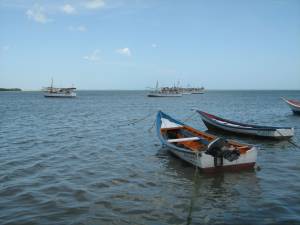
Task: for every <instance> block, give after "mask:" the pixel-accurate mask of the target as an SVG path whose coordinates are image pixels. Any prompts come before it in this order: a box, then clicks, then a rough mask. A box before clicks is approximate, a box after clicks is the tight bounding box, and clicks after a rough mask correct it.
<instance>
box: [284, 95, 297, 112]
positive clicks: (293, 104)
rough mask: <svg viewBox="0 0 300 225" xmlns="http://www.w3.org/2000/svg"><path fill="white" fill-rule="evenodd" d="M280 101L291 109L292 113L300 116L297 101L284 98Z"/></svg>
mask: <svg viewBox="0 0 300 225" xmlns="http://www.w3.org/2000/svg"><path fill="white" fill-rule="evenodd" d="M282 99H283V100H284V101H285V102H286V103H287V104H288V106H289V107H290V108H291V110H292V111H293V113H295V114H300V102H299V101H296V100H291V99H285V98H282Z"/></svg>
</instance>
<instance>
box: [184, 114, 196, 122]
mask: <svg viewBox="0 0 300 225" xmlns="http://www.w3.org/2000/svg"><path fill="white" fill-rule="evenodd" d="M196 114H197V112H196V111H194V112H193V113H192V114H191V115H190V116H188V117H187V118H185V119H183V120H182V122H184V123H185V122H187V121H189V120H190V119H192V118H193V117H194V116H195V115H196Z"/></svg>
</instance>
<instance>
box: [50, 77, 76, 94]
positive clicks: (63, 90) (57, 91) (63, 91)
mask: <svg viewBox="0 0 300 225" xmlns="http://www.w3.org/2000/svg"><path fill="white" fill-rule="evenodd" d="M75 90H76V88H74V87H70V88H55V87H53V79H52V81H51V86H50V87H46V88H44V96H45V97H54V98H74V97H76V92H75Z"/></svg>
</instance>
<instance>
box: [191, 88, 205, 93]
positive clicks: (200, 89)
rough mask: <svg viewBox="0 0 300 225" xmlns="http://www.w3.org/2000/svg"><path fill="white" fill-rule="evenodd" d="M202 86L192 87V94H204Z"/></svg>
mask: <svg viewBox="0 0 300 225" xmlns="http://www.w3.org/2000/svg"><path fill="white" fill-rule="evenodd" d="M204 90H205V89H204V87H201V88H193V89H192V90H191V93H192V94H204Z"/></svg>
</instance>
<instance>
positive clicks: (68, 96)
mask: <svg viewBox="0 0 300 225" xmlns="http://www.w3.org/2000/svg"><path fill="white" fill-rule="evenodd" d="M44 97H46V98H75V97H76V93H71V94H59V93H45V94H44Z"/></svg>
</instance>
